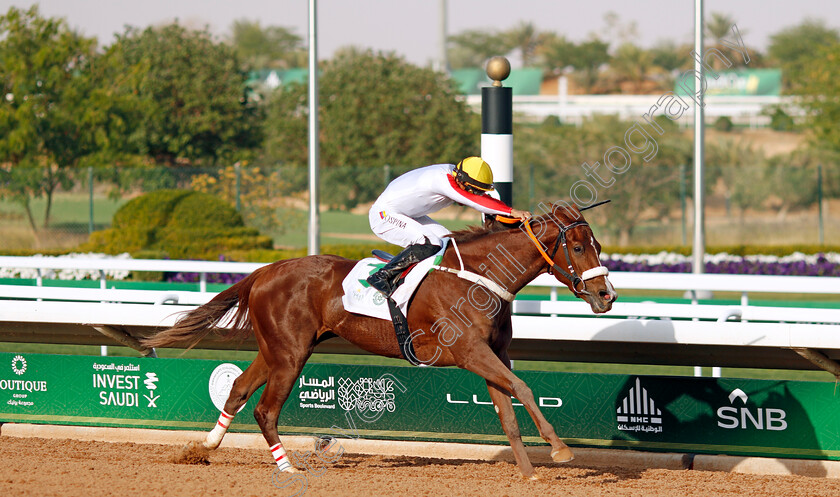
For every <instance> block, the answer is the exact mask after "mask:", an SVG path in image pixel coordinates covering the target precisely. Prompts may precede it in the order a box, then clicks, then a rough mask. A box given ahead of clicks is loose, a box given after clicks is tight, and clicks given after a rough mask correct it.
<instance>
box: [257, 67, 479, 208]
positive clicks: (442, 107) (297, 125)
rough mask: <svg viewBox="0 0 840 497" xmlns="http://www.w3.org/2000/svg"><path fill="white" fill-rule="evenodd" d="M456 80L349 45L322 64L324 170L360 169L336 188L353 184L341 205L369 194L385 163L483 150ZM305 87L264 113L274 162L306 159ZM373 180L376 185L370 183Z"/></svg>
mask: <svg viewBox="0 0 840 497" xmlns="http://www.w3.org/2000/svg"><path fill="white" fill-rule="evenodd" d="M457 97H458V92H457V90H456V88H455V86H454V84H453V82H452V81H451V80H449V79H447V78H445V77H444V76H442V75H441V74H440V73H435V72H434V71H432V70H430V69H422V68H419V67H416V66H414V65H411V64H409V63H408V62H406V61H405V60H404V59H402V58H400V57H398V56H396V55H394V54H383V53H373V52H371V51H370V50H368V51H365V52H362V53H359V52H356V51H345V52H343V53H341V54H338V55H336V57H335V58H334V59H333V60H331V61H329V62H327V63H325V64H324V66H323V72H322V75H321V78H320V97H319V101H320V109H319V113H320V123H321V125H320V137H321V138H320V150H321V163H322V164H323V165H324V169H325V176H326V175H327V174H329V172H328V170H329V169H330V168H334V167H336V166H345V167H344V169H343V170H344V171H349V170H350V169H348V167H349V166H354V167H357V168H358V169H357V170H355V172H354V173H352V174H351V175H349V176H348V177H346V178H343V179H342V180H341V183H342V184H337V182H336V184H333V185H332V188H334V189H338V188H345V187H347V185H351V186H350V187H349V190H348V191H347V193H346V195H345V196H344V198H343V199H342V200H339V201H337V202H336V204H337V205H341V204H343V205H345V206H352V205H354V204H355V203H358V202H364V201H367V200H371V199H372V198H373V197H375V195H376V193H378V190H379V189H380V188H381V182H380V181H364V179H365V178H367V177H366V176H365V174H366V172H367V171H371V170H373V171H374V172H375V173H376V176H377V178H378V177H379V175H380V174H381V173H380V172H379V171H381V170H379V169H372V168H380V167H382V166H383V165H385V164H390V165H392V166H395V167H405V166H410V167H419V166H423V165H427V164H433V163H436V162H454V161H458V160H460V159H462V158H463V157H465V156H468V155H474V154H477V153H478V143H477V142H478V137H479V136H480V131H479V130H478V125H477V123H475V122H474V116H473V114H472V112H471V111H470V110H469V108H468V107H467V106H466V104H465V103H464V102H463V101H461V100H459V99H458V98H457ZM307 120H308V107H307V87H306V86H305V85H296V84H293V85H290V86H286V87H284V88H283V89H282V90H281V91H279V92H278V93H275V94H274V95H273V96H272V99H271V101H270V103H269V109H268V116H267V119H266V135H267V139H266V153H267V156H268V159H269V160H273V161H280V162H283V163H285V164H288V165H294V166H304V165H305V164H306V163H307V158H308V148H307ZM371 183H372V184H371Z"/></svg>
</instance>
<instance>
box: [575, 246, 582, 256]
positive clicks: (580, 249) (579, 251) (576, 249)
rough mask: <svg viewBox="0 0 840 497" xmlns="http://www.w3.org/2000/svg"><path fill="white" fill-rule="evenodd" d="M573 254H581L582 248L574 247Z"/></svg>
mask: <svg viewBox="0 0 840 497" xmlns="http://www.w3.org/2000/svg"><path fill="white" fill-rule="evenodd" d="M575 253H576V254H582V253H583V246H581V245H578V246H577V247H575Z"/></svg>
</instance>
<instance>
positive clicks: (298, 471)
mask: <svg viewBox="0 0 840 497" xmlns="http://www.w3.org/2000/svg"><path fill="white" fill-rule="evenodd" d="M280 472H281V473H303V471H301V470H299V469H297V468H296V467H294V466H289V467H288V468H286V469H283V470H280Z"/></svg>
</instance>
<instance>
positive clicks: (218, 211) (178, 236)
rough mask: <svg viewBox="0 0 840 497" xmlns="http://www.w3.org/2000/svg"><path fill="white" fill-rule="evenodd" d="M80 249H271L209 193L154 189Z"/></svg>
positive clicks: (214, 252) (181, 253)
mask: <svg viewBox="0 0 840 497" xmlns="http://www.w3.org/2000/svg"><path fill="white" fill-rule="evenodd" d="M81 248H82V249H83V250H89V251H96V252H105V253H108V254H119V253H122V252H129V253H132V254H138V253H149V251H152V252H153V253H155V254H159V255H161V256H162V257H168V258H171V259H215V258H217V257H218V256H219V254H223V253H225V252H227V251H229V250H251V249H266V248H271V239H270V238H269V237H266V236H261V235H260V234H259V232H258V231H257V230H256V229H253V228H246V227H245V226H244V223H243V222H242V216H240V215H239V213H238V212H236V210H235V209H234V208H233V207H231V206H230V205H228V204H227V203H225V202H224V201H222V200H220V199H218V198H217V197H215V196H213V195H210V194H207V193H202V192H194V191H187V190H160V191H156V192H152V193H148V194H146V195H142V196H140V197H137V198H135V199H133V200H131V201H130V202H128V203H126V204H125V205H124V206H122V207H121V208H120V210H118V211H117V213H116V214H114V221H113V227H112V228H110V229H107V230H103V231H97V232H94V233H92V234H91V236H90V239H89V240H88V242H87V243H85V244H83V245H82V247H81Z"/></svg>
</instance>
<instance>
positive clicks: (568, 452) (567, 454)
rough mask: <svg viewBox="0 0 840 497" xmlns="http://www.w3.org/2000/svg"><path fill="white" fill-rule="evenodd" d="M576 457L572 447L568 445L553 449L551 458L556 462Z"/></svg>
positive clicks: (567, 460)
mask: <svg viewBox="0 0 840 497" xmlns="http://www.w3.org/2000/svg"><path fill="white" fill-rule="evenodd" d="M574 458H575V455H574V453H572V449H570V448H568V447H563V448H562V449H557V450H552V451H551V459H552V460H554V462H569V461H571V460H572V459H574Z"/></svg>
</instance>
